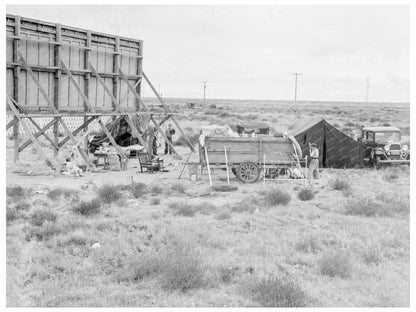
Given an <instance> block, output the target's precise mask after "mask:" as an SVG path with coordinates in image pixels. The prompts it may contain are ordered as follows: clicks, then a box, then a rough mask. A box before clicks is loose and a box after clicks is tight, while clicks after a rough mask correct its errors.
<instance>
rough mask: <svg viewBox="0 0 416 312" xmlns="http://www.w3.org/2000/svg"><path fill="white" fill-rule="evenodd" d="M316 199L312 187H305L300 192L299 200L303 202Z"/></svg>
mask: <svg viewBox="0 0 416 312" xmlns="http://www.w3.org/2000/svg"><path fill="white" fill-rule="evenodd" d="M314 197H315V192H314V190H313V189H312V188H310V187H303V188H301V189H300V190H299V191H298V198H299V199H300V200H302V201H307V200H312V199H313V198H314Z"/></svg>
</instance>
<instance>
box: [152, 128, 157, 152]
mask: <svg viewBox="0 0 416 312" xmlns="http://www.w3.org/2000/svg"><path fill="white" fill-rule="evenodd" d="M152 153H153V155H154V156H157V128H156V127H155V128H153V141H152Z"/></svg>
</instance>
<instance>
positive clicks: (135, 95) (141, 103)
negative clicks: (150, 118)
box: [118, 68, 149, 112]
mask: <svg viewBox="0 0 416 312" xmlns="http://www.w3.org/2000/svg"><path fill="white" fill-rule="evenodd" d="M118 72H119V73H120V76H121V78H122V79H123V80H124V81H125V82H126V83H127V87H128V88H129V89H130V91H131V92H132V93H133V95H134V97H135V98H136V101H137V103H138V104H137V105H138V106H136V111H139V106H140V105H141V106H143V107H144V109H145V110H146V111H147V112H149V108H148V107H147V105H146V104H144V103H143V101H142V99H141V97H140V95H139V94H138V93H137V92H136V90H135V89H134V87H133V86H132V85H131V84H130V82H129V79H128V78H127V76H126V75H125V74H124V73H123V71H122V70H121V68H119V69H118Z"/></svg>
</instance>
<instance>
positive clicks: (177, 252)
mask: <svg viewBox="0 0 416 312" xmlns="http://www.w3.org/2000/svg"><path fill="white" fill-rule="evenodd" d="M160 268H161V272H162V276H161V281H162V286H163V288H165V289H167V290H170V291H173V290H179V291H182V292H187V291H189V290H192V289H197V288H201V287H204V286H206V285H207V283H208V271H209V266H208V263H207V261H206V257H204V256H203V255H202V254H201V253H200V251H199V249H198V247H197V246H196V245H195V244H193V243H191V242H188V241H185V240H182V239H176V240H174V241H173V242H172V243H171V244H170V245H168V247H167V251H166V254H165V256H164V257H163V258H162V261H161V266H160Z"/></svg>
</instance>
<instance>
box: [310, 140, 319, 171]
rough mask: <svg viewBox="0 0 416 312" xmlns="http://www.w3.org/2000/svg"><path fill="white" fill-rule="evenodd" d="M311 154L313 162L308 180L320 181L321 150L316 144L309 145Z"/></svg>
mask: <svg viewBox="0 0 416 312" xmlns="http://www.w3.org/2000/svg"><path fill="white" fill-rule="evenodd" d="M309 154H310V156H311V162H310V164H309V170H308V179H311V178H312V177H313V178H314V179H319V171H318V169H319V150H318V147H317V145H316V143H312V144H311V143H309Z"/></svg>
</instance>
